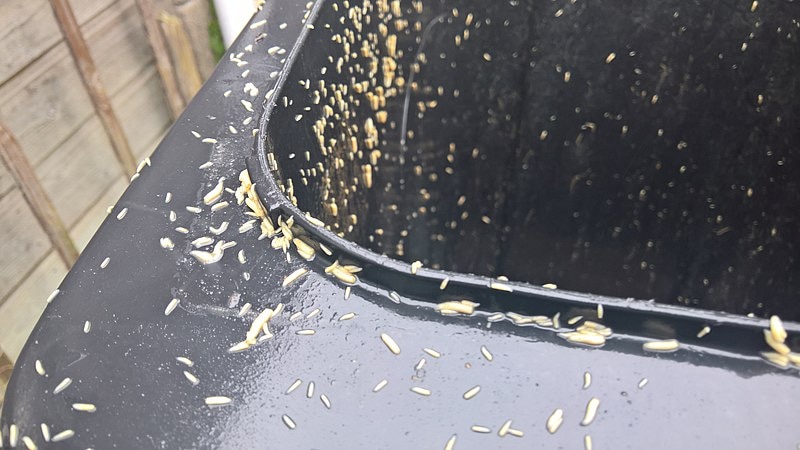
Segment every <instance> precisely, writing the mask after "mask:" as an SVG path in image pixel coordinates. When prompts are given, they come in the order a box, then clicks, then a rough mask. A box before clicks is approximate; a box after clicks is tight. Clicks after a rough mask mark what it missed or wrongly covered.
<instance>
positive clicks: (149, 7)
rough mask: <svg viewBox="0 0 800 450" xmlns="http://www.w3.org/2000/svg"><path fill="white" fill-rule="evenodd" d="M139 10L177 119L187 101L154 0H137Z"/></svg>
mask: <svg viewBox="0 0 800 450" xmlns="http://www.w3.org/2000/svg"><path fill="white" fill-rule="evenodd" d="M136 5H137V6H138V7H139V12H140V13H141V14H142V21H143V22H144V28H145V30H147V40H148V41H150V48H151V49H152V50H153V55H154V56H155V58H156V68H158V75H159V76H160V77H161V84H162V85H163V86H164V93H166V94H167V102H168V103H169V109H170V111H171V112H172V119H173V120H174V119H177V118H178V116H179V115H180V114H181V112H183V109H184V108H185V107H186V102H185V101H184V99H183V96H182V95H181V91H180V89H178V84H177V82H176V78H175V68H174V67H173V65H172V60H171V59H170V56H169V49H168V48H167V44H166V42H165V41H164V36H163V35H162V34H161V29H160V27H159V25H158V19H157V18H156V13H155V11H154V9H153V1H152V0H136Z"/></svg>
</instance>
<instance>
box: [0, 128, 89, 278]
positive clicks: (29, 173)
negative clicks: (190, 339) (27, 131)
mask: <svg viewBox="0 0 800 450" xmlns="http://www.w3.org/2000/svg"><path fill="white" fill-rule="evenodd" d="M0 159H2V161H3V163H5V165H6V168H7V169H8V171H9V172H10V173H11V176H12V177H13V178H14V181H15V182H16V183H17V186H19V190H20V191H21V192H22V195H23V196H24V197H25V200H26V201H27V202H28V205H29V206H30V207H31V210H32V211H33V214H34V215H35V216H36V219H37V220H38V221H39V223H40V224H41V225H42V228H44V231H45V233H47V237H48V238H50V242H52V243H53V247H55V249H56V251H57V252H58V254H59V255H60V256H61V259H63V260H64V263H65V264H66V265H67V267H72V265H73V264H75V261H76V260H77V259H78V250H77V249H76V248H75V244H74V243H73V242H72V239H71V238H70V237H69V233H68V232H67V228H66V227H65V226H64V223H63V222H61V218H60V217H59V216H58V213H57V212H56V209H55V207H54V206H53V203H52V202H51V201H50V197H48V196H47V193H45V191H44V188H42V185H41V183H39V180H38V179H37V178H36V174H35V173H34V171H33V167H32V166H31V164H30V162H29V161H28V158H26V157H25V154H24V153H22V150H21V149H20V148H19V145H18V144H17V141H16V139H14V136H12V135H11V133H10V132H8V131H7V130H6V129H5V127H3V125H2V124H0Z"/></svg>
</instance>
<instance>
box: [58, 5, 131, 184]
mask: <svg viewBox="0 0 800 450" xmlns="http://www.w3.org/2000/svg"><path fill="white" fill-rule="evenodd" d="M50 6H51V7H52V8H53V11H54V12H55V14H56V18H57V19H58V24H59V26H60V27H61V31H62V32H63V34H64V39H65V40H66V42H67V46H68V47H69V49H70V52H71V53H72V57H73V59H74V60H75V64H76V65H77V66H78V71H79V72H80V74H81V78H82V79H83V84H84V85H85V86H86V90H87V91H88V92H89V96H90V97H91V99H92V103H93V104H94V108H95V110H96V111H97V115H98V116H100V121H101V122H102V123H103V128H105V131H106V133H107V134H108V138H109V139H110V140H111V146H112V147H113V148H114V152H115V153H116V155H117V159H118V160H119V162H120V164H122V167H123V169H124V170H125V172H126V173H127V174H128V175H133V173H134V172H135V171H136V160H135V159H134V157H133V152H131V148H130V145H129V144H128V139H127V138H126V137H125V132H124V131H123V130H122V126H121V125H120V123H119V119H117V116H116V114H114V110H113V108H112V107H111V100H109V98H108V94H107V93H106V89H105V87H103V84H102V83H101V82H100V76H99V75H98V73H97V69H96V68H95V65H94V61H93V60H92V56H91V54H90V53H89V47H88V46H87V45H86V41H85V40H84V39H83V35H82V34H81V30H80V27H79V26H78V22H77V20H75V15H74V14H73V12H72V8H71V7H70V6H69V0H50Z"/></svg>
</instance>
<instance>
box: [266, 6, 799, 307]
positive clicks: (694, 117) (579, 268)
mask: <svg viewBox="0 0 800 450" xmlns="http://www.w3.org/2000/svg"><path fill="white" fill-rule="evenodd" d="M421 4H423V8H421V9H420V10H416V9H415V8H412V7H411V3H408V4H406V3H402V5H403V7H402V8H401V9H402V11H403V15H402V16H401V17H402V19H403V20H407V21H408V26H407V27H405V28H404V29H403V30H402V31H395V27H394V26H393V25H392V23H393V21H394V17H393V16H391V13H388V15H389V17H390V19H389V20H388V21H387V23H388V24H389V27H388V28H389V34H390V35H391V34H395V35H396V36H397V44H396V47H397V49H398V50H397V51H396V54H397V56H396V58H395V59H396V60H397V66H398V68H397V71H396V75H395V79H397V78H400V79H403V80H404V81H405V84H404V85H400V84H397V83H395V84H393V85H391V87H389V88H386V89H385V90H386V91H387V92H388V91H390V90H391V89H392V88H394V87H395V85H396V86H397V87H398V90H399V91H400V92H398V94H397V95H394V96H390V95H388V94H387V95H386V98H387V101H386V105H385V106H382V107H381V108H379V109H380V110H381V111H385V112H386V113H387V115H388V120H387V122H386V123H385V124H380V123H378V122H377V121H375V120H376V119H375V117H377V115H376V114H375V111H373V110H371V108H370V105H369V102H368V101H367V94H366V93H353V92H352V91H353V89H351V90H350V91H351V92H348V93H347V94H345V95H344V97H345V99H348V98H351V99H352V100H351V101H348V104H349V105H348V106H349V110H348V112H350V113H352V114H351V115H350V116H349V117H348V118H346V119H339V120H338V121H335V122H336V126H335V127H328V128H327V129H326V132H325V135H324V140H325V142H326V146H325V147H328V148H329V149H328V151H327V155H323V154H322V152H321V151H320V146H319V145H318V143H317V138H316V136H315V135H314V133H313V132H312V131H311V128H312V125H314V123H315V120H316V119H318V118H319V117H322V116H323V112H322V107H323V105H326V104H327V103H326V100H327V98H325V95H324V94H323V95H322V97H323V99H322V101H321V102H319V104H314V103H313V100H312V99H313V97H314V96H315V95H316V93H315V92H316V91H320V90H321V89H320V87H319V84H318V82H319V81H320V80H324V81H325V83H326V84H327V92H328V97H331V96H332V92H331V91H332V89H331V88H330V86H331V85H332V84H333V83H337V82H338V83H343V84H345V85H348V86H352V85H353V81H356V82H360V81H362V80H369V81H373V80H376V79H377V81H378V83H377V85H376V86H372V85H371V86H370V87H369V88H368V89H367V90H366V91H367V92H369V93H370V94H371V93H374V92H376V91H377V90H378V89H383V88H385V86H384V85H383V83H382V80H383V76H384V74H385V72H384V71H383V66H382V64H378V70H377V75H376V76H374V77H369V76H367V73H366V72H367V71H366V70H365V68H368V67H369V62H370V57H366V56H363V55H361V54H360V53H359V54H358V55H357V57H355V53H356V52H357V51H359V50H360V46H361V40H359V39H356V40H355V41H354V43H352V44H350V43H349V42H348V47H347V49H345V47H344V46H343V45H340V44H339V43H337V42H335V41H334V40H332V37H335V36H337V35H343V34H344V32H345V31H350V30H352V31H353V32H354V33H359V34H358V36H368V35H369V34H370V33H373V34H375V35H380V31H379V24H380V23H381V20H380V18H379V17H380V15H381V13H380V12H379V8H377V7H376V8H372V9H368V10H367V12H366V13H364V16H365V17H367V16H369V17H372V21H371V23H369V24H367V23H366V20H363V19H361V20H355V19H353V18H347V20H345V21H343V22H340V21H339V18H340V17H341V13H340V12H338V11H335V10H334V9H333V8H330V7H328V8H323V9H322V10H321V13H320V17H319V19H317V21H316V26H315V28H314V30H312V31H311V32H309V37H308V38H307V44H306V45H304V46H303V48H302V49H301V51H300V52H299V54H298V60H297V63H296V64H295V65H294V66H293V68H292V71H291V74H290V75H289V77H288V83H287V85H286V87H285V88H284V89H283V91H282V92H281V94H282V97H281V98H280V99H278V100H279V101H278V105H277V109H278V110H280V111H284V113H283V114H281V115H276V116H275V117H274V118H273V119H272V121H271V124H272V126H271V131H272V132H270V133H267V135H266V138H268V139H270V140H271V144H270V145H272V146H274V147H275V148H276V149H277V151H276V159H277V161H278V166H279V170H280V175H281V177H282V180H283V182H284V183H289V182H292V183H293V187H294V194H295V196H296V197H297V201H298V204H299V206H300V207H301V209H302V210H304V211H310V212H311V213H312V214H314V215H315V216H316V217H318V218H320V219H323V220H324V221H325V222H326V223H329V224H331V225H332V226H333V227H334V228H333V229H334V231H336V232H342V233H344V235H345V236H346V237H347V238H348V239H350V240H352V241H354V242H356V243H358V244H359V245H361V246H363V247H366V248H368V249H371V250H373V251H375V252H377V253H380V254H386V255H388V256H391V257H393V258H398V259H401V260H404V261H406V262H409V263H410V262H412V261H415V260H419V261H422V262H423V263H425V265H426V266H427V267H434V268H437V267H440V268H443V269H447V270H452V271H457V272H464V273H476V274H480V275H486V276H499V275H505V276H507V277H509V278H510V279H512V280H520V281H526V282H530V283H532V284H539V285H541V284H545V283H554V284H557V285H558V286H559V287H562V288H564V289H569V290H573V291H580V292H587V293H594V294H602V295H609V296H616V297H622V298H627V297H634V298H640V299H655V300H656V301H657V302H662V303H670V304H684V305H690V306H694V307H699V308H703V309H709V310H720V311H727V312H732V313H737V314H747V313H754V314H756V315H758V316H760V317H769V315H771V314H780V315H781V316H782V317H784V318H793V319H795V320H797V319H800V302H798V298H800V259H799V258H798V255H799V254H800V252H799V251H800V249H799V248H798V247H797V245H798V244H797V242H800V220H798V219H800V216H798V209H797V208H796V205H797V204H798V203H800V185H798V180H800V177H798V176H797V173H798V171H800V160H799V159H798V150H797V143H798V141H800V106H798V105H800V91H798V88H797V86H796V83H795V78H796V73H797V72H798V71H800V45H799V43H798V37H797V32H796V31H797V19H798V17H800V7H798V5H797V4H796V3H794V2H781V3H770V4H764V3H763V2H762V4H760V5H757V6H756V8H755V10H754V11H752V12H751V11H750V9H751V7H752V6H751V4H750V3H746V2H738V3H737V2H729V1H716V2H700V3H697V2H695V3H686V2H679V1H672V2H638V3H635V2H634V3H632V2H624V3H619V4H615V5H608V4H605V3H597V2H595V3H593V2H588V3H587V2H580V3H563V2H550V3H541V2H531V1H524V0H523V1H510V2H509V1H497V2H482V1H469V0H460V1H426V2H422V3H421ZM342 10H344V8H342ZM362 22H363V23H362ZM416 23H419V24H420V26H418V27H415V26H414V24H416ZM359 26H360V27H363V29H362V30H361V31H360V32H359V31H358V28H359ZM364 40H367V39H366V38H364ZM384 41H385V39H381V38H379V39H377V40H376V42H377V46H376V47H378V48H377V49H376V50H375V53H376V54H377V55H378V59H379V60H381V61H382V60H383V59H384V58H386V56H387V54H388V51H387V50H385V49H384V48H383V47H384V46H385V42H384ZM347 50H350V53H352V54H353V55H354V56H353V57H350V58H348V59H347V60H346V61H345V62H344V63H343V64H338V60H339V59H340V58H342V57H346V56H347V55H349V54H350V53H348V51H347ZM329 58H332V59H329ZM337 65H339V66H341V70H339V68H337ZM414 66H416V67H418V70H414V69H413V67H414ZM323 67H324V68H326V69H327V71H326V72H325V74H324V75H322V74H321V68H323ZM340 72H341V73H340ZM306 80H308V81H309V84H310V88H309V86H307V85H306V84H305V83H304V82H305V81H306ZM301 83H303V84H301ZM409 86H410V88H409ZM284 96H285V97H286V98H288V99H289V100H290V101H291V104H289V105H288V107H284V104H283V103H282V102H281V99H282V98H283V97H284ZM359 102H360V103H359ZM332 105H333V109H334V110H335V111H336V112H337V113H339V112H340V111H339V107H338V106H337V105H338V103H337V104H332ZM308 109H310V110H308ZM342 115H343V116H344V114H342ZM298 117H300V118H301V119H300V120H296V118H298ZM367 119H370V120H373V121H375V124H376V126H377V128H378V130H379V131H380V140H379V142H377V143H376V144H375V145H374V148H377V149H379V150H380V151H381V157H380V159H379V160H378V162H377V163H375V162H373V163H370V154H371V152H372V151H373V148H372V147H371V146H367V145H365V143H366V133H365V131H364V129H365V122H366V120H367ZM333 121H334V120H333V119H329V120H328V122H329V123H328V125H330V122H333ZM352 127H355V128H354V129H355V130H357V131H352V130H351V129H350V128H352ZM330 139H335V140H336V141H337V142H336V144H334V145H330V144H327V142H328V141H329V140H330ZM350 139H356V140H357V142H358V153H357V154H355V155H354V154H353V153H352V152H351V151H350V148H349V140H350ZM286 148H293V149H294V150H293V151H283V150H284V149H286ZM306 151H310V158H309V159H308V160H307V159H306V158H305V157H304V153H305V152H306ZM337 162H338V163H342V167H337V168H334V167H335V165H336V164H337ZM364 165H371V167H372V169H371V170H372V173H373V176H372V178H373V179H374V183H373V184H374V186H373V187H372V188H366V187H365V185H364V183H363V180H360V181H361V182H360V184H359V183H358V181H356V182H354V181H353V179H354V178H355V179H358V178H360V177H361V167H362V166H364ZM323 167H324V169H323ZM317 168H319V169H317ZM303 170H304V171H303ZM312 170H316V171H315V173H314V174H313V175H310V174H309V172H310V171H312ZM301 171H302V172H301ZM306 182H307V183H308V184H307V185H306V184H305V183H306ZM353 189H356V190H355V191H353ZM332 201H335V202H336V204H337V210H338V214H337V215H335V216H334V215H333V214H332V213H331V212H330V210H329V209H328V208H327V207H326V205H327V204H329V203H331V202H332ZM351 215H355V216H356V217H357V225H355V226H353V227H351V222H352V219H351Z"/></svg>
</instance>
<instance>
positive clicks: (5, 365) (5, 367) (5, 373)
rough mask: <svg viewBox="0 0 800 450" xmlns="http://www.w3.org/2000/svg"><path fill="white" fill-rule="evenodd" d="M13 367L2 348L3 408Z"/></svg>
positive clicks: (0, 406)
mask: <svg viewBox="0 0 800 450" xmlns="http://www.w3.org/2000/svg"><path fill="white" fill-rule="evenodd" d="M13 369H14V363H12V362H11V360H10V359H8V356H6V355H5V354H4V353H3V351H2V350H0V409H3V399H4V398H5V396H6V387H7V386H8V380H10V379H11V371H12V370H13ZM0 445H2V442H0Z"/></svg>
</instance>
